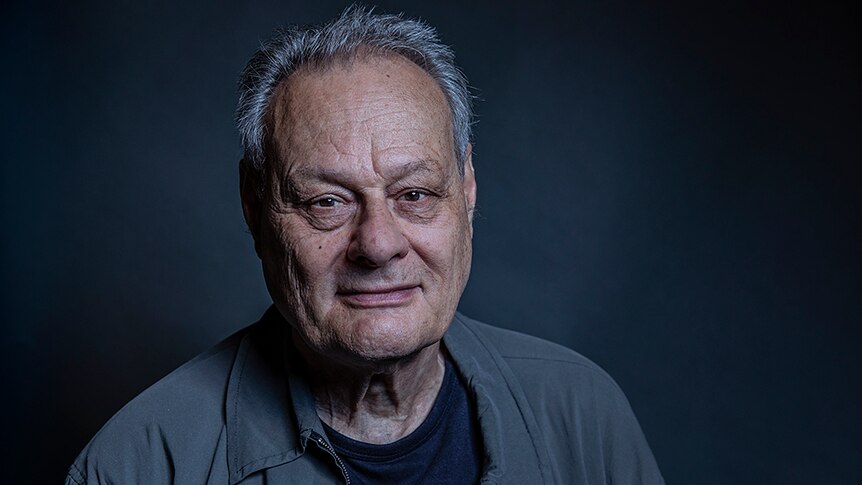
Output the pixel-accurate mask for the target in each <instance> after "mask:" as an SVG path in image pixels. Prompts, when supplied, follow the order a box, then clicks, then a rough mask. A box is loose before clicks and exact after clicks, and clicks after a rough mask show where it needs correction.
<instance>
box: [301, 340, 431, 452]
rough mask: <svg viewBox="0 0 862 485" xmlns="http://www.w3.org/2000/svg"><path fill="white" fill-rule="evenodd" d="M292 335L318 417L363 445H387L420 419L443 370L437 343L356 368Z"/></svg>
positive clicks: (413, 427) (426, 410) (404, 434)
mask: <svg viewBox="0 0 862 485" xmlns="http://www.w3.org/2000/svg"><path fill="white" fill-rule="evenodd" d="M293 333H294V338H293V343H294V345H295V346H296V347H297V350H298V351H299V355H300V356H301V360H302V363H303V366H304V368H305V373H306V375H307V376H308V377H309V379H308V382H309V387H310V389H311V393H312V395H313V397H314V402H315V407H316V409H317V414H318V416H319V417H320V419H321V420H322V421H323V422H324V423H326V424H327V425H328V426H329V427H330V428H332V429H334V430H335V431H337V432H339V433H341V434H343V435H345V436H347V437H349V438H352V439H355V440H358V441H362V442H365V443H372V444H387V443H392V442H394V441H397V440H398V439H401V438H403V437H404V436H407V435H408V434H410V433H411V432H413V431H414V430H416V428H418V427H419V426H420V425H421V424H422V423H423V422H424V421H425V418H426V417H427V416H428V413H429V412H430V411H431V408H432V407H433V405H434V401H435V399H436V398H437V394H438V393H439V391H440V387H441V385H442V383H443V376H444V374H445V369H446V365H445V357H444V354H443V352H444V349H443V347H442V345H441V343H440V342H435V343H434V344H432V345H429V346H428V347H425V348H424V349H421V350H420V351H419V352H417V353H416V354H413V355H411V356H408V357H406V358H404V359H401V360H399V361H397V362H394V363H386V364H383V365H369V366H368V367H364V368H359V369H357V368H353V367H349V366H345V365H339V364H337V363H333V361H332V360H329V359H326V358H325V357H324V356H320V355H319V354H317V353H315V352H314V351H313V350H312V349H310V348H308V347H307V346H306V345H305V343H304V342H303V341H302V339H301V338H299V337H298V336H297V335H296V334H295V332H293Z"/></svg>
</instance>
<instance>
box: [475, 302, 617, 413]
mask: <svg viewBox="0 0 862 485" xmlns="http://www.w3.org/2000/svg"><path fill="white" fill-rule="evenodd" d="M458 319H459V320H460V321H461V323H463V324H464V326H465V327H467V328H468V329H469V330H470V331H471V332H472V333H473V334H474V335H476V336H477V338H478V340H479V341H481V342H483V344H484V345H486V346H488V347H490V349H489V350H490V352H491V353H493V354H496V355H499V357H500V358H501V359H502V360H503V361H504V362H505V365H506V367H507V368H508V369H510V370H511V372H512V373H513V374H514V376H515V377H516V378H517V380H518V382H519V383H520V386H521V387H522V388H523V389H524V391H525V393H526V394H527V396H528V397H529V398H530V399H532V398H533V397H535V396H540V398H541V399H543V400H544V403H545V405H549V404H550V403H552V402H557V403H558V404H559V405H560V406H562V407H564V408H570V407H571V406H573V405H576V404H577V405H579V406H585V407H589V408H592V407H593V406H595V405H597V404H598V405H599V406H600V407H601V406H605V407H607V406H608V405H610V404H612V403H613V405H614V406H617V405H622V406H628V402H627V400H626V397H625V394H624V393H623V391H622V389H621V388H620V387H619V385H618V384H617V383H616V381H615V380H614V379H613V378H612V377H611V376H610V375H609V374H608V373H607V372H605V370H604V369H602V368H601V367H600V366H599V365H597V364H596V363H595V362H593V361H592V360H590V359H589V358H587V357H585V356H583V355H581V354H580V353H578V352H576V351H574V350H572V349H570V348H568V347H565V346H563V345H560V344H557V343H554V342H551V341H548V340H545V339H542V338H539V337H535V336H532V335H528V334H525V333H521V332H517V331H514V330H508V329H505V328H500V327H496V326H493V325H489V324H487V323H483V322H480V321H478V320H474V319H472V318H469V317H465V316H464V315H461V314H459V315H458ZM594 411H596V412H601V409H594Z"/></svg>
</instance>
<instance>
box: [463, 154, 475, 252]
mask: <svg viewBox="0 0 862 485" xmlns="http://www.w3.org/2000/svg"><path fill="white" fill-rule="evenodd" d="M466 151H467V156H466V157H465V158H464V179H463V182H462V185H463V186H464V204H465V205H466V207H467V221H468V222H469V224H470V237H473V212H475V210H476V172H475V171H474V170H473V145H472V144H470V143H468V144H467V150H466Z"/></svg>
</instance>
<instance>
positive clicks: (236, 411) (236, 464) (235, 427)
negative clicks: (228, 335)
mask: <svg viewBox="0 0 862 485" xmlns="http://www.w3.org/2000/svg"><path fill="white" fill-rule="evenodd" d="M244 340H245V339H243V341H244ZM243 341H241V342H240V350H241V351H242V350H245V349H243V348H242V344H243V343H244V342H243ZM247 354H248V352H247V351H246V352H243V355H242V363H241V364H240V368H239V376H237V381H236V388H235V390H234V395H233V402H234V407H233V416H232V417H231V422H232V423H233V432H232V433H231V436H232V441H233V443H234V446H236V445H237V441H236V440H237V437H236V436H237V432H238V431H239V425H238V424H237V420H238V417H237V416H238V414H239V390H240V384H242V380H243V377H244V374H245V364H246V360H248V355H247ZM233 454H234V455H233V466H234V468H235V469H236V472H235V473H236V474H237V476H241V475H242V473H243V469H244V468H245V467H246V466H248V465H249V464H246V465H244V466H243V467H240V466H239V453H236V451H234V452H233ZM230 480H231V482H232V483H233V482H234V480H235V477H230Z"/></svg>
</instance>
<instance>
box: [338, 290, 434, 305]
mask: <svg viewBox="0 0 862 485" xmlns="http://www.w3.org/2000/svg"><path fill="white" fill-rule="evenodd" d="M417 291H419V285H402V286H393V287H381V288H362V289H345V290H339V291H338V293H337V295H338V296H339V297H340V298H341V300H342V301H343V302H344V303H346V304H347V305H348V306H352V307H357V308H383V307H398V306H404V305H407V304H409V303H410V301H411V300H412V299H413V295H414V294H415V293H416V292H417Z"/></svg>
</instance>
